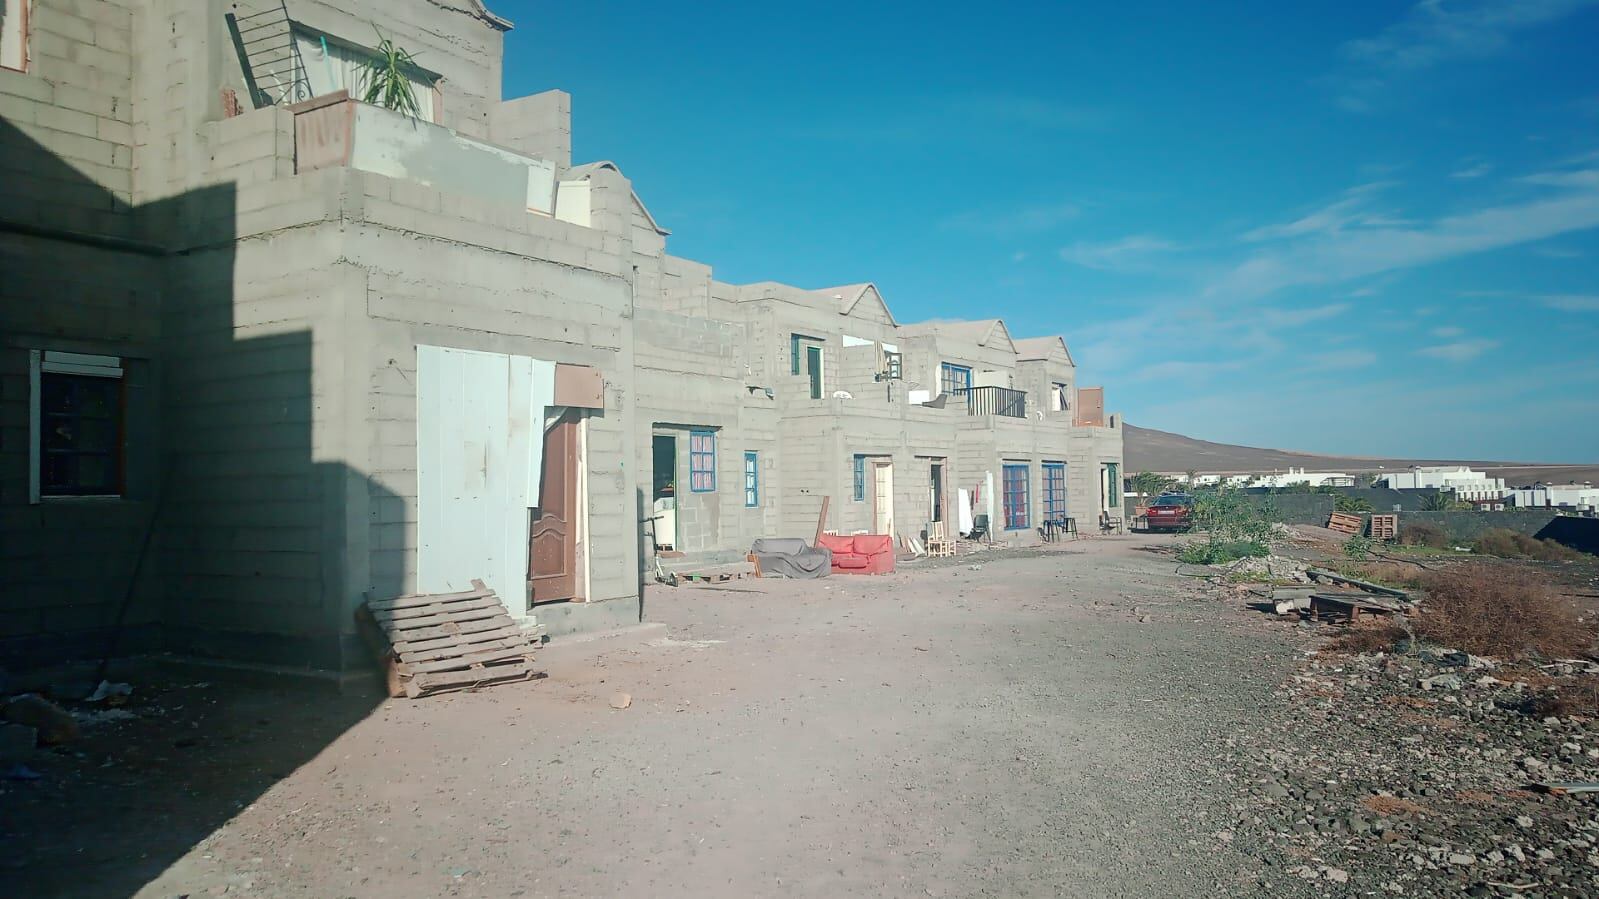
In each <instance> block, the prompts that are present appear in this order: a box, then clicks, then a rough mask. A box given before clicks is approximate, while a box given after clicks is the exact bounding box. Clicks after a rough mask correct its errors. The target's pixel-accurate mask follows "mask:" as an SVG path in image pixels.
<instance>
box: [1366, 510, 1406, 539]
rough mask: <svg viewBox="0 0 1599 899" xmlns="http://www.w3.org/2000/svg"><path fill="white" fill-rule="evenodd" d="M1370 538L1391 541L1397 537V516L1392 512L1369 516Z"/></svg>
mask: <svg viewBox="0 0 1599 899" xmlns="http://www.w3.org/2000/svg"><path fill="white" fill-rule="evenodd" d="M1371 539H1373V540H1385V541H1388V542H1393V541H1395V540H1398V539H1399V516H1398V515H1395V514H1393V513H1392V512H1387V513H1384V514H1381V515H1373V516H1371Z"/></svg>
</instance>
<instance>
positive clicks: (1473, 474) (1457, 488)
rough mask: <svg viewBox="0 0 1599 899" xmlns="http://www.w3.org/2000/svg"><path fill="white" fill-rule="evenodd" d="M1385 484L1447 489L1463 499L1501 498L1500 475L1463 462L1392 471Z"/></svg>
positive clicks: (1503, 489) (1400, 487)
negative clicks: (1489, 474)
mask: <svg viewBox="0 0 1599 899" xmlns="http://www.w3.org/2000/svg"><path fill="white" fill-rule="evenodd" d="M1387 482H1388V486H1389V487H1390V488H1391V489H1394V490H1422V489H1427V488H1432V489H1435V490H1449V491H1452V492H1453V493H1454V494H1455V499H1459V500H1464V501H1466V502H1476V501H1478V500H1496V499H1503V498H1504V497H1505V495H1506V493H1505V480H1504V478H1491V477H1489V476H1488V475H1487V473H1486V472H1481V471H1473V470H1472V469H1470V468H1468V467H1466V466H1464V465H1422V466H1417V467H1415V468H1412V469H1410V470H1409V471H1396V472H1392V473H1390V474H1389V475H1388V477H1387Z"/></svg>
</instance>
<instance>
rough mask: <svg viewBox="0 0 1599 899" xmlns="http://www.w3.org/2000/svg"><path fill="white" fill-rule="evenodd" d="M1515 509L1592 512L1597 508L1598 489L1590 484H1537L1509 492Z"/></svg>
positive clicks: (1598, 501) (1598, 504)
mask: <svg viewBox="0 0 1599 899" xmlns="http://www.w3.org/2000/svg"><path fill="white" fill-rule="evenodd" d="M1511 495H1512V496H1513V497H1514V498H1515V501H1516V507H1517V508H1534V509H1547V508H1567V509H1575V510H1577V511H1579V512H1592V511H1594V510H1595V509H1596V508H1599V487H1595V486H1594V485H1592V484H1549V485H1544V484H1538V485H1535V486H1532V487H1517V488H1515V489H1514V490H1512V491H1511Z"/></svg>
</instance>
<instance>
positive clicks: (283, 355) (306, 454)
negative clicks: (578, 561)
mask: <svg viewBox="0 0 1599 899" xmlns="http://www.w3.org/2000/svg"><path fill="white" fill-rule="evenodd" d="M330 185H331V179H329V178H328V177H326V176H322V175H321V173H318V175H316V176H309V177H304V178H293V179H287V180H284V181H279V182H273V183H263V184H257V185H254V186H249V187H238V188H235V187H231V186H230V187H213V188H208V189H204V190H201V191H194V192H190V193H188V194H186V195H185V196H184V197H183V198H182V199H181V201H180V202H182V203H184V204H185V207H186V209H185V221H186V222H190V223H193V222H201V221H204V222H212V223H214V226H215V227H216V228H217V230H216V231H215V232H213V233H214V235H215V236H214V238H213V240H212V241H208V242H207V245H203V246H200V247H198V248H196V249H194V250H193V251H191V252H188V253H185V254H183V255H181V256H178V257H176V258H174V259H172V260H171V261H170V262H169V265H168V285H169V293H168V297H167V303H166V307H165V309H164V315H163V322H164V328H163V353H162V358H163V364H164V366H165V372H166V384H167V389H166V390H164V391H163V395H164V406H163V418H164V421H165V422H166V425H167V431H168V433H169V434H170V435H171V437H170V444H171V445H170V447H169V450H170V451H169V453H168V459H167V461H166V463H165V464H166V467H167V469H168V473H167V483H168V487H167V506H166V510H165V511H164V513H163V514H164V518H165V525H164V526H163V529H162V532H161V570H162V573H163V576H164V579H165V582H166V588H165V597H166V611H165V614H164V622H165V626H166V632H167V642H168V645H169V646H170V647H171V648H173V649H175V650H178V651H182V652H186V653H190V654H193V655H197V656H210V657H217V658H225V659H230V660H251V661H259V662H267V663H273V664H281V665H289V666H293V667H304V668H314V669H331V670H339V669H341V668H344V667H346V666H347V663H348V661H349V660H351V659H353V658H355V657H356V656H355V649H354V646H353V640H351V639H349V638H348V635H346V634H345V633H344V631H346V630H347V629H348V626H347V625H345V624H344V623H343V621H342V620H341V619H343V618H344V617H345V614H344V613H346V612H347V610H348V606H347V605H346V604H345V601H344V599H345V590H344V587H345V583H344V579H343V577H344V572H343V562H344V560H345V548H346V545H347V543H346V533H347V528H346V523H345V511H346V499H347V497H346V494H347V492H348V488H347V485H346V481H348V480H350V479H352V478H360V477H362V476H361V475H359V474H356V473H354V472H352V471H351V470H350V469H349V468H348V467H347V465H346V464H345V456H346V453H345V445H346V439H345V435H344V433H343V431H342V429H341V427H340V426H339V423H341V422H344V421H346V420H347V419H348V418H349V410H350V404H349V402H348V399H347V397H346V395H345V393H344V391H343V389H342V383H343V366H344V364H345V360H346V358H347V350H346V347H347V344H348V341H349V333H348V329H347V327H346V322H345V320H346V314H347V309H348V308H349V307H350V306H351V305H352V304H355V303H358V302H359V299H360V297H359V294H356V293H354V292H353V290H352V288H351V270H350V266H349V265H348V264H345V263H342V262H341V261H340V259H339V256H340V253H339V240H340V238H339V227H338V224H337V221H338V219H339V218H340V214H341V213H340V209H341V196H340V193H339V192H338V191H337V190H330ZM240 210H244V211H240ZM224 223H226V225H225V226H224ZM195 227H198V226H195ZM185 230H188V228H185ZM286 260H293V264H286Z"/></svg>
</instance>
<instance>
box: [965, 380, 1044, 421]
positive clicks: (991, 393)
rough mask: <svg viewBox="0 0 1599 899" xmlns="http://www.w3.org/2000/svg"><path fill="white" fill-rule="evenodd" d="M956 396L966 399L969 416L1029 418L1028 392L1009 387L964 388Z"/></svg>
mask: <svg viewBox="0 0 1599 899" xmlns="http://www.w3.org/2000/svg"><path fill="white" fill-rule="evenodd" d="M955 393H956V394H959V395H964V396H965V398H966V414H967V415H1004V416H1007V417H1010V418H1026V417H1027V391H1025V390H1012V389H1010V388H1009V387H962V388H959V389H957V390H956V391H955Z"/></svg>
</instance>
